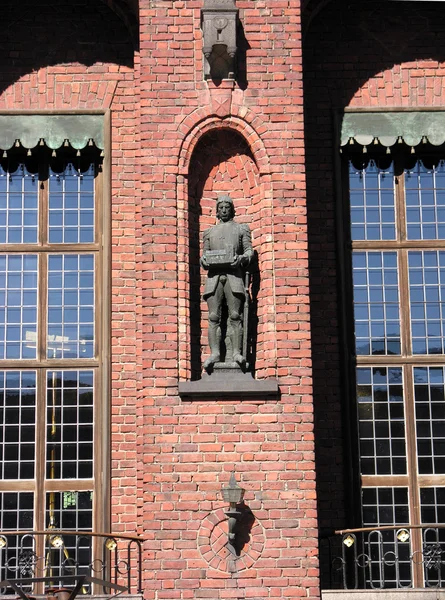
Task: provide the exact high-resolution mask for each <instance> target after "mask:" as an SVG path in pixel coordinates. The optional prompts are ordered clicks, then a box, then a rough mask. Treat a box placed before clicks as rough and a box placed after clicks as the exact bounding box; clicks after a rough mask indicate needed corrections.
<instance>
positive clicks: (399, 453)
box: [357, 367, 406, 475]
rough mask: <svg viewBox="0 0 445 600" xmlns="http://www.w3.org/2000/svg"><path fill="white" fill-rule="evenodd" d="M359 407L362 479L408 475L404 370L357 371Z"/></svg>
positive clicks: (358, 369)
mask: <svg viewBox="0 0 445 600" xmlns="http://www.w3.org/2000/svg"><path fill="white" fill-rule="evenodd" d="M357 404H358V417H359V438H360V464H361V473H362V475H398V474H404V473H406V450H405V422H404V411H403V371H402V368H401V367H392V368H386V367H385V368H384V367H359V368H357Z"/></svg>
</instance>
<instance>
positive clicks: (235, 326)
mask: <svg viewBox="0 0 445 600" xmlns="http://www.w3.org/2000/svg"><path fill="white" fill-rule="evenodd" d="M230 329H231V332H230V337H231V339H232V348H233V360H234V361H235V362H236V363H237V364H238V365H239V366H240V367H241V368H243V367H244V366H245V364H246V359H245V358H244V356H243V355H242V354H241V342H242V337H243V326H242V324H241V320H240V319H237V320H235V319H230Z"/></svg>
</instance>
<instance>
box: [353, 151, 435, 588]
mask: <svg viewBox="0 0 445 600" xmlns="http://www.w3.org/2000/svg"><path fill="white" fill-rule="evenodd" d="M403 148H404V149H402V150H397V151H393V152H389V151H388V152H386V153H385V154H383V153H381V154H378V153H376V154H375V155H373V154H372V153H371V154H369V155H368V154H363V153H362V152H361V153H360V154H355V155H354V154H350V155H349V157H348V159H347V161H346V162H347V165H346V162H345V167H347V168H348V175H349V177H348V179H349V206H350V211H349V228H350V237H351V245H352V261H351V262H352V268H351V274H352V287H353V304H354V325H355V330H354V333H355V335H354V339H355V360H356V377H355V384H356V385H355V397H356V407H357V419H358V429H359V454H360V474H361V486H362V519H363V526H367V527H368V526H369V527H372V526H375V527H381V526H384V525H397V524H400V525H402V524H411V525H417V526H418V529H412V530H411V536H410V539H409V541H407V542H406V543H405V545H403V544H400V543H398V542H397V540H396V539H395V535H396V533H395V532H394V531H393V530H391V531H384V532H383V533H381V534H379V535H380V537H374V538H373V537H372V536H371V537H370V539H369V555H370V556H371V563H370V565H369V576H368V579H370V580H372V578H373V570H376V571H378V569H379V568H381V565H382V564H384V563H385V561H387V558H388V556H389V554H388V555H387V556H386V558H385V557H384V556H383V555H382V556H379V553H382V551H384V553H385V552H389V553H391V552H392V553H394V552H395V551H397V552H398V563H399V566H398V568H399V572H398V573H397V577H396V575H395V576H394V580H393V582H392V585H393V587H397V586H398V587H400V586H410V585H413V584H415V585H423V584H427V585H438V584H439V583H440V582H441V581H443V580H444V579H445V570H444V563H443V562H442V563H441V564H439V566H438V569H436V570H434V569H433V570H431V569H430V568H429V567H427V563H426V562H425V561H422V559H419V561H417V562H418V563H419V565H421V566H420V570H418V572H417V575H415V574H414V573H413V572H412V571H413V570H415V567H413V565H414V564H415V561H413V560H412V557H413V556H414V557H415V556H422V551H424V549H425V542H430V543H434V544H436V546H437V547H438V548H439V547H440V548H441V551H444V550H445V530H444V529H437V528H435V527H434V525H435V524H440V523H443V520H444V517H445V162H444V160H442V159H441V158H440V157H437V154H435V153H432V154H431V155H427V153H425V154H423V155H418V154H415V153H412V152H410V150H406V149H405V148H406V147H405V146H404V145H403ZM444 158H445V156H444ZM373 535H374V534H373ZM393 556H394V554H393ZM410 557H411V558H410ZM376 577H377V573H376ZM421 579H423V581H421ZM386 585H387V587H388V586H389V587H391V581H386Z"/></svg>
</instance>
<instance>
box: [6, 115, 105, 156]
mask: <svg viewBox="0 0 445 600" xmlns="http://www.w3.org/2000/svg"><path fill="white" fill-rule="evenodd" d="M41 143H43V144H45V145H46V146H47V147H48V148H51V150H57V149H58V148H60V147H61V146H63V145H64V144H66V143H68V144H69V145H70V146H72V147H73V148H75V149H76V150H82V148H85V146H88V145H91V144H94V145H95V146H96V147H97V148H99V149H101V150H103V148H104V117H103V115H101V114H97V115H85V114H82V115H80V114H79V115H72V114H70V115H67V114H57V115H43V114H40V115H18V114H16V115H11V114H9V115H8V114H3V115H0V149H1V150H9V149H10V148H12V147H13V146H14V145H17V144H20V145H21V146H23V147H24V148H26V149H31V148H35V147H36V146H37V145H38V144H41Z"/></svg>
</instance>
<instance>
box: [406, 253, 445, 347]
mask: <svg viewBox="0 0 445 600" xmlns="http://www.w3.org/2000/svg"><path fill="white" fill-rule="evenodd" d="M408 264H409V289H410V303H411V331H412V344H413V354H443V353H444V306H445V305H444V302H445V252H443V251H442V252H440V251H436V250H434V251H411V252H409V253H408Z"/></svg>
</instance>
